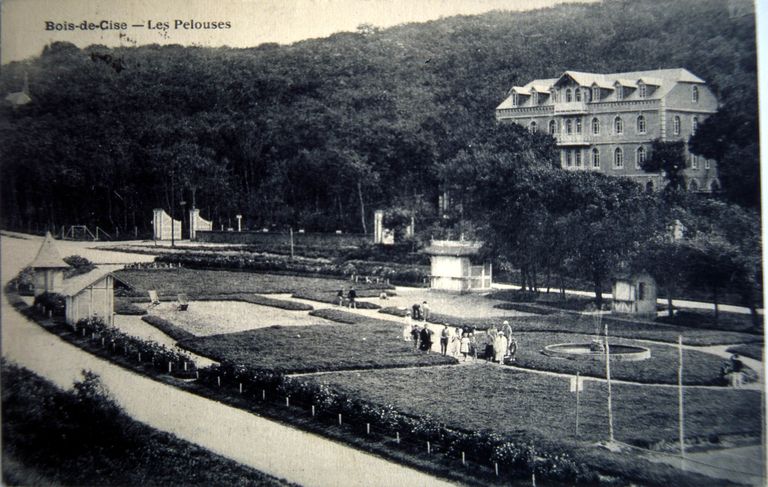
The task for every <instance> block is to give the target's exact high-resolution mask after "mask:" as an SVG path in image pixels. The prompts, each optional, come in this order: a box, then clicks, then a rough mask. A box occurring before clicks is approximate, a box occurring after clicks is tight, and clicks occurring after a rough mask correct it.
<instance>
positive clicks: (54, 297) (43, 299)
mask: <svg viewBox="0 0 768 487" xmlns="http://www.w3.org/2000/svg"><path fill="white" fill-rule="evenodd" d="M37 305H40V306H42V307H43V308H45V309H46V310H51V311H53V316H64V312H65V309H66V306H65V299H64V296H62V295H61V294H59V293H43V294H39V295H37V296H35V306H37Z"/></svg>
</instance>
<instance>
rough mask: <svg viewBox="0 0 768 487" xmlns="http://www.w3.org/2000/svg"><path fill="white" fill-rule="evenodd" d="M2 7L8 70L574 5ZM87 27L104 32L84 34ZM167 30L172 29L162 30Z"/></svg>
mask: <svg viewBox="0 0 768 487" xmlns="http://www.w3.org/2000/svg"><path fill="white" fill-rule="evenodd" d="M0 1H1V2H2V3H0V16H1V17H0V62H1V63H2V64H5V63H8V62H11V61H17V60H22V59H25V58H28V57H32V56H37V55H38V54H40V52H41V51H42V49H43V47H44V46H45V45H47V44H49V43H51V42H55V41H68V42H71V43H73V44H75V45H77V46H79V47H86V46H88V45H91V44H104V45H107V46H121V45H122V46H130V45H142V44H152V43H158V44H182V45H190V44H197V45H203V46H213V47H216V46H223V45H227V46H231V47H252V46H256V45H259V44H262V43H265V42H277V43H281V44H289V43H292V42H296V41H299V40H303V39H309V38H316V37H327V36H328V35H330V34H332V33H334V32H340V31H354V30H355V29H356V28H357V26H358V25H360V24H363V23H369V24H373V25H375V26H378V27H390V26H393V25H397V24H401V23H406V22H424V21H428V20H434V19H438V18H440V17H449V16H453V15H459V14H479V13H483V12H488V11H491V10H530V9H535V8H542V7H548V6H551V5H554V4H557V3H564V2H565V1H573V0H0ZM582 1H583V0H582ZM84 21H85V22H86V23H88V24H94V26H91V27H96V26H98V28H93V29H86V30H82V28H81V27H82V26H83V25H82V24H83V22H84ZM102 21H106V22H107V23H105V24H102ZM177 21H178V22H177ZM192 21H195V22H216V23H218V26H217V28H216V29H212V28H209V29H204V28H195V27H200V26H199V25H198V26H195V25H192V24H191V22H192ZM110 22H111V24H110ZM150 22H151V27H155V26H159V27H161V28H160V29H150V28H149V27H150ZM184 22H187V24H186V25H185V24H184ZM163 23H166V24H167V25H168V28H167V29H163V28H162V27H163ZM221 23H223V24H221ZM227 23H228V24H227ZM120 24H124V25H123V26H121V25H120ZM139 25H140V26H141V27H137V26H139ZM210 26H211V24H209V27H210ZM102 27H106V29H103V28H102ZM220 27H223V28H220Z"/></svg>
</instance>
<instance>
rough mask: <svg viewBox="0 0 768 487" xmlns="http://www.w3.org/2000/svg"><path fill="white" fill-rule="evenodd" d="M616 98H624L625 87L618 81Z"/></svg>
mask: <svg viewBox="0 0 768 487" xmlns="http://www.w3.org/2000/svg"><path fill="white" fill-rule="evenodd" d="M616 99H617V100H619V101H621V100H623V99H624V88H622V86H621V85H620V84H618V83H616Z"/></svg>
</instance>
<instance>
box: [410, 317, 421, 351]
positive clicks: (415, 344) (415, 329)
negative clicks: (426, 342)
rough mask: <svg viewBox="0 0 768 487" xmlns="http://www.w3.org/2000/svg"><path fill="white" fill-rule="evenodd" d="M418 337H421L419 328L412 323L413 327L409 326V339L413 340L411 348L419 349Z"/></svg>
mask: <svg viewBox="0 0 768 487" xmlns="http://www.w3.org/2000/svg"><path fill="white" fill-rule="evenodd" d="M420 337H421V328H419V325H417V324H416V323H414V324H413V327H412V328H411V339H412V340H413V348H414V349H416V350H418V349H419V338H420Z"/></svg>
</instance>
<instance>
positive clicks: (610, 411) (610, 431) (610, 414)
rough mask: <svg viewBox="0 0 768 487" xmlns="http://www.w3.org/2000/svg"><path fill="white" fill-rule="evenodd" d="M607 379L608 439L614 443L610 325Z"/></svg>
mask: <svg viewBox="0 0 768 487" xmlns="http://www.w3.org/2000/svg"><path fill="white" fill-rule="evenodd" d="M605 377H606V379H608V439H609V440H610V442H611V443H613V408H612V406H611V351H610V346H609V345H608V323H606V324H605Z"/></svg>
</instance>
